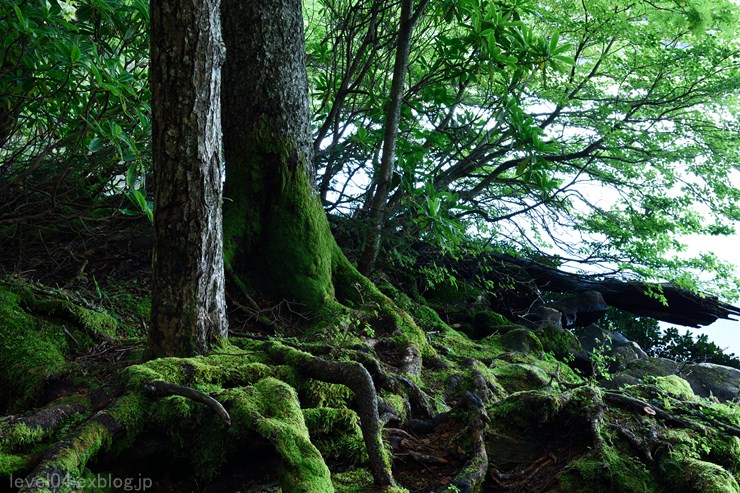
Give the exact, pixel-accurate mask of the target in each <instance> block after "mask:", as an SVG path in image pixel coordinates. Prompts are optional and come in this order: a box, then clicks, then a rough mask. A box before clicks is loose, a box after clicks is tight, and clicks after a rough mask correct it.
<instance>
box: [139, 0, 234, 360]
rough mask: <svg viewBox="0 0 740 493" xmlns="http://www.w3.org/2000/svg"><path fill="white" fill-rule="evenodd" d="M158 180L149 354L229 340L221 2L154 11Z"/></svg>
mask: <svg viewBox="0 0 740 493" xmlns="http://www.w3.org/2000/svg"><path fill="white" fill-rule="evenodd" d="M151 43H152V53H151V68H150V77H151V87H152V120H153V122H152V123H153V131H152V132H153V149H152V155H153V161H154V175H155V187H154V198H155V218H154V266H153V286H152V292H153V296H152V327H151V330H150V333H149V345H150V349H151V352H152V355H153V356H155V357H159V356H172V355H191V354H194V353H205V352H207V351H208V349H209V347H210V346H211V345H212V344H213V343H214V342H215V341H216V340H217V339H218V338H224V337H226V336H227V334H228V332H227V325H226V310H225V301H224V269H223V235H222V226H221V198H222V183H221V156H220V139H221V115H220V105H219V94H220V86H221V76H220V66H221V63H222V61H223V57H224V50H223V44H222V41H221V33H220V19H219V0H200V1H193V2H181V1H180V0H152V2H151Z"/></svg>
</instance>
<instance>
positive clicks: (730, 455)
mask: <svg viewBox="0 0 740 493" xmlns="http://www.w3.org/2000/svg"><path fill="white" fill-rule="evenodd" d="M345 267H346V266H345ZM350 267H351V266H350ZM340 275H342V276H347V279H355V280H356V279H357V278H356V277H355V276H356V271H354V269H350V268H349V267H346V270H345V271H344V273H343V274H340ZM360 288H361V290H360V291H357V290H355V291H352V292H348V293H345V294H344V295H343V296H344V297H343V305H342V307H341V311H340V312H338V313H344V314H350V315H351V316H352V317H355V319H354V320H355V322H351V323H349V324H347V325H345V326H343V327H341V329H340V328H337V330H336V331H335V332H333V333H331V332H329V333H327V334H326V335H325V336H324V337H323V338H322V334H321V332H320V331H319V330H318V329H316V330H315V331H314V333H313V335H312V336H311V337H309V338H308V339H307V340H304V341H301V340H298V339H292V340H288V339H285V340H284V342H282V343H281V342H279V341H278V340H274V341H263V340H254V339H249V338H245V339H238V340H234V344H224V345H222V346H221V347H218V348H216V349H215V350H214V352H213V353H212V354H210V355H208V356H198V357H193V358H162V359H157V360H153V361H149V362H137V361H126V362H125V364H123V366H120V367H119V368H118V370H116V372H108V373H105V372H103V373H101V372H100V371H99V370H96V369H95V368H94V367H92V366H90V365H89V364H85V365H82V364H80V362H79V361H75V359H76V358H77V356H76V355H79V354H80V352H81V351H86V350H89V348H90V347H93V346H94V341H93V340H92V339H91V337H90V333H91V331H93V332H92V333H93V334H94V333H95V332H98V331H102V332H103V333H105V334H106V336H110V335H111V334H113V335H114V336H115V337H117V338H119V340H120V338H121V337H125V336H126V335H127V334H128V333H129V331H128V329H121V328H120V326H119V329H118V332H116V331H113V330H112V329H113V328H114V327H115V323H111V320H114V322H115V320H126V318H125V317H120V316H118V314H115V315H114V316H111V315H106V314H105V313H104V312H102V311H96V310H90V309H89V308H86V307H84V306H82V305H81V304H77V303H75V301H74V300H69V299H67V300H65V299H61V300H60V301H59V302H58V303H57V304H56V305H54V301H53V300H54V296H55V295H54V293H53V292H49V293H47V294H45V295H40V294H39V293H38V292H36V291H34V290H33V289H31V287H28V286H26V287H24V286H23V284H22V283H18V282H16V283H15V284H12V283H11V284H8V283H6V284H0V320H2V322H0V323H2V324H3V334H4V335H5V338H4V341H3V343H0V358H3V365H2V368H3V371H4V374H3V378H2V382H0V383H1V384H2V385H3V386H4V387H3V389H4V392H6V394H8V393H9V394H10V395H12V396H13V400H12V405H13V406H14V407H13V409H14V410H16V411H18V412H23V411H25V412H29V411H31V409H32V408H33V407H37V406H44V405H49V404H59V403H70V402H72V403H76V404H78V405H79V406H80V408H79V409H81V410H80V411H79V412H78V413H77V414H75V415H73V416H70V417H68V418H65V419H64V420H62V422H61V423H60V424H59V425H58V426H55V427H53V428H48V429H46V428H43V427H35V428H34V427H29V426H28V425H26V424H24V423H19V422H14V421H12V420H9V419H7V418H3V419H0V436H2V438H3V440H2V444H1V445H0V476H2V477H4V478H7V477H8V476H9V475H10V474H13V475H14V476H18V475H21V476H22V475H24V474H27V473H28V472H29V471H30V468H31V467H32V466H34V465H35V464H36V463H37V462H38V460H39V457H40V456H41V455H40V454H42V453H43V451H45V450H47V449H48V448H49V447H51V446H52V445H53V444H55V443H66V444H67V449H66V452H65V453H64V454H61V455H59V456H58V457H56V458H55V459H54V460H55V461H57V462H55V463H54V464H55V465H54V467H56V468H58V469H59V470H63V471H67V472H69V473H70V474H72V475H76V476H79V477H84V476H86V475H90V474H98V473H108V472H110V470H111V469H115V468H116V467H125V465H126V464H128V465H129V467H133V468H137V467H139V468H144V467H146V466H145V465H142V464H144V463H143V462H142V460H145V461H150V462H152V463H156V464H159V465H160V466H161V467H163V468H165V469H167V468H173V467H178V468H179V469H177V470H178V471H180V474H187V475H189V476H192V478H193V481H196V480H197V481H198V482H200V483H202V484H206V483H208V482H213V481H218V480H219V478H222V477H223V476H224V475H225V474H233V471H235V470H238V469H239V468H241V469H242V470H243V468H244V467H247V465H245V464H243V463H242V462H240V457H241V456H243V453H244V450H245V449H244V447H246V446H247V444H251V445H249V446H250V447H252V448H253V449H254V450H256V451H257V452H256V453H257V454H259V455H260V457H254V459H250V461H252V462H254V463H255V464H256V463H261V462H260V461H263V462H262V463H264V461H265V460H267V462H269V463H272V464H279V465H280V468H281V469H280V470H281V472H280V474H279V475H278V476H269V475H268V476H267V478H268V479H267V483H266V484H270V485H272V486H269V487H268V486H266V487H265V488H267V489H264V490H263V491H267V490H270V489H272V490H274V491H279V490H280V489H281V490H282V491H285V492H288V491H316V492H324V491H340V492H341V491H346V492H354V491H373V488H374V486H373V475H372V474H371V473H370V470H369V469H368V465H369V457H368V454H367V449H366V446H365V441H364V440H363V431H362V429H361V427H360V419H359V417H358V414H357V409H356V404H357V396H356V395H355V394H354V392H353V391H352V390H350V389H349V388H348V387H347V386H345V385H342V384H338V383H327V382H324V381H321V380H320V379H315V378H309V377H307V376H306V375H304V374H302V372H301V371H300V367H301V365H303V364H305V361H304V360H305V359H306V358H309V359H310V358H314V357H315V356H313V355H312V354H311V353H312V352H314V353H316V354H317V355H320V356H321V357H323V358H327V359H330V360H337V361H345V362H351V361H352V355H353V354H355V352H359V353H362V354H365V356H364V357H365V358H370V359H373V358H376V359H377V360H378V362H379V366H378V369H375V370H373V371H381V370H382V371H383V372H385V377H383V378H381V376H380V375H374V377H375V379H376V385H377V386H378V396H379V399H380V400H381V401H382V402H383V403H384V405H385V406H387V407H388V409H391V410H392V411H393V412H392V413H391V414H392V416H395V417H392V418H391V419H392V421H391V423H389V424H388V425H387V430H386V433H385V434H384V436H385V439H386V449H387V451H388V452H390V453H391V454H392V455H393V456H394V462H395V467H396V469H397V471H398V472H399V475H400V476H399V477H400V478H403V479H404V480H410V478H411V477H415V478H416V479H414V480H413V482H414V486H419V484H423V485H425V486H424V487H427V488H430V489H431V490H436V491H441V490H442V489H444V487H445V485H446V484H448V483H449V482H450V481H451V480H452V477H453V476H454V475H455V474H457V473H461V472H464V471H466V470H468V471H469V470H475V469H476V466H475V464H476V462H475V461H472V462H470V463H466V462H465V460H464V458H465V457H469V454H471V453H472V451H473V450H474V440H473V439H472V436H473V435H474V434H475V428H474V423H475V422H476V419H477V418H475V416H479V415H480V413H483V415H485V416H486V421H485V425H484V428H483V436H485V437H487V438H486V440H487V443H488V450H489V453H488V459H487V461H488V464H487V465H488V468H489V470H490V471H492V472H490V474H488V475H487V476H486V477H487V478H488V479H486V480H485V481H486V486H485V487H484V491H488V490H489V489H490V488H494V490H495V488H504V489H514V490H516V489H517V488H525V487H527V488H530V489H529V490H527V491H563V492H565V491H568V492H570V491H574V492H578V491H584V492H585V491H597V492H599V491H604V492H606V491H625V492H639V493H647V492H656V493H658V492H668V491H670V492H673V491H676V492H692V493H693V492H697V493H698V492H700V491H702V492H703V491H710V492H717V493H726V492H730V491H737V488H738V484H737V481H738V479H739V478H740V476H739V474H740V438H738V437H736V436H732V435H728V434H727V433H723V432H722V430H721V429H720V428H718V427H716V426H715V425H716V423H724V424H725V425H727V426H733V427H738V426H740V410H739V409H738V407H737V406H736V405H734V404H718V403H715V402H710V401H707V400H705V399H701V398H698V397H696V396H695V395H694V394H693V392H691V389H690V387H689V386H688V385H687V384H686V382H685V381H684V380H682V379H680V378H678V377H675V376H668V377H661V376H658V377H655V378H652V379H650V378H649V379H646V380H645V382H643V383H642V384H640V385H637V386H634V387H633V388H631V389H627V390H625V391H624V392H626V393H625V395H630V396H632V397H633V398H635V399H643V400H645V401H646V402H649V403H651V404H650V405H653V406H656V407H659V408H661V409H665V410H667V411H669V412H673V413H676V415H677V416H679V415H680V416H682V417H685V418H686V419H689V420H691V421H692V422H693V423H695V424H697V426H698V425H701V426H702V427H703V429H704V430H705V431H704V432H699V431H698V429H694V428H685V427H681V426H678V425H676V423H665V422H663V421H662V420H661V419H660V418H659V417H656V416H654V415H650V414H646V413H645V412H636V411H635V410H634V409H628V408H623V407H620V406H615V405H610V404H607V401H606V399H605V392H607V391H604V390H602V389H600V388H598V387H596V386H595V383H594V382H593V381H592V380H588V379H586V378H583V377H582V376H579V375H578V374H577V372H575V371H574V370H573V369H571V368H570V366H568V361H567V358H563V357H562V355H561V354H556V353H559V351H556V350H554V349H553V348H560V346H562V344H561V343H562V340H561V339H562V338H563V334H561V333H552V334H551V333H549V332H547V331H539V332H531V331H529V330H526V329H523V328H512V324H510V323H509V322H508V321H507V320H505V319H503V318H499V317H497V316H486V320H487V321H488V322H491V323H494V322H495V323H496V324H499V325H498V326H497V327H500V330H499V329H497V328H494V329H493V331H492V332H491V333H490V334H489V335H487V336H486V337H483V338H481V339H479V340H474V339H471V338H470V337H469V336H468V335H466V334H464V333H461V332H460V331H457V330H455V329H453V328H452V327H450V326H449V325H447V324H446V323H445V322H444V321H442V319H441V318H440V317H439V315H438V314H437V313H436V312H435V311H433V310H432V309H431V308H429V307H428V306H426V305H424V304H423V303H418V302H415V301H413V300H411V299H410V298H408V297H407V296H405V295H404V294H403V293H401V292H400V291H398V290H396V288H393V287H392V286H390V285H387V286H383V290H382V291H383V292H381V291H379V290H374V289H371V285H370V284H368V285H367V286H360ZM358 293H361V294H358ZM57 294H58V293H57ZM388 296H390V297H391V298H392V299H393V300H394V303H393V304H392V305H389V304H387V303H388V299H389V298H388ZM384 304H385V305H384ZM137 305H138V303H136V302H134V301H133V300H131V303H130V306H131V308H132V311H135V309H134V308H135V307H136V306H137ZM373 306H375V307H376V308H375V310H376V311H375V313H374V314H371V316H370V317H365V316H364V315H362V314H361V311H360V308H365V309H366V310H367V309H368V307H373ZM383 306H385V308H383ZM83 310H87V311H83ZM327 313H328V312H327ZM80 314H82V315H80ZM132 316H133V317H135V316H137V315H132ZM492 321H493V322H492ZM311 323H314V324H316V323H317V322H316V321H315V320H314V321H312V322H311ZM321 323H326V321H325V320H324V321H323V322H321ZM489 328H490V327H489ZM517 332H521V334H522V337H517V341H519V340H524V341H529V342H528V343H527V344H526V345H520V346H517V347H516V348H515V349H518V350H513V349H512V347H513V346H512V344H513V343H512V342H511V341H510V340H509V339H511V338H512V337H513V336H511V335H509V336H507V334H512V333H514V334H516V333H517ZM551 336H552V338H553V339H554V340H550V339H549V337H551ZM86 337H87V338H86ZM337 341H341V344H337ZM537 342H539V344H538V343H537ZM286 344H287V345H286ZM374 344H375V345H374ZM517 344H518V343H517ZM381 346H382V351H381ZM408 348H414V350H413V351H411V352H410V353H409V354H417V355H418V358H419V359H420V362H421V363H420V365H421V366H420V371H419V372H418V374H409V373H403V371H402V370H401V368H402V367H403V366H402V365H400V363H399V362H398V360H397V359H394V358H391V359H390V360H387V361H382V358H384V357H388V356H394V355H395V356H398V354H406V353H404V351H405V350H408ZM548 349H550V351H548ZM557 356H560V358H558V357H557ZM404 371H405V370H404ZM84 373H88V374H92V375H98V377H95V378H93V380H92V381H91V380H90V379H89V378H87V379H86V377H83V374H84ZM100 375H106V376H107V378H109V380H108V381H107V382H106V381H104V379H103V378H102V377H101V376H100ZM399 377H403V378H405V379H407V382H408V384H404V385H401V384H400V383H399V381H398V380H397V378H399ZM60 381H63V382H66V383H65V384H64V385H65V389H66V390H65V392H66V393H67V395H63V396H60V395H57V396H55V397H54V400H52V401H46V400H45V399H48V398H49V397H48V396H47V393H48V392H49V385H50V382H60ZM151 382H167V383H169V384H175V385H180V386H183V387H188V388H191V389H194V390H195V391H198V392H201V393H203V394H207V395H210V396H212V397H214V398H215V399H217V400H218V401H219V402H221V403H222V404H223V405H224V406H225V408H226V410H227V411H228V413H229V414H230V416H231V420H232V424H231V425H230V426H227V425H225V424H224V423H223V422H222V420H221V419H220V418H219V417H218V416H217V415H216V413H214V411H213V409H211V408H209V407H208V406H206V405H204V404H203V403H201V402H196V401H194V400H192V399H190V398H187V397H184V396H182V395H157V394H154V393H152V392H151V391H148V390H147V388H148V385H149V384H151ZM408 385H412V386H415V387H416V389H417V390H415V391H413V392H412V390H413V389H412V387H408ZM70 393H71V394H72V395H69V394H70ZM99 395H107V396H108V397H106V399H107V403H105V402H102V401H101V398H100V397H99ZM96 396H97V397H96ZM471 396H472V397H471ZM419 399H422V400H423V399H426V401H427V405H428V406H429V409H431V412H432V414H433V415H441V416H447V418H445V419H444V420H440V421H439V422H438V423H437V424H436V425H435V426H434V427H433V428H430V429H428V430H427V431H418V430H417V431H416V432H414V434H413V435H412V434H408V436H406V435H404V433H408V432H405V431H403V430H404V428H406V427H407V426H408V425H409V423H410V422H411V420H413V419H415V418H417V417H418V416H419V413H420V409H421V408H420V407H419V406H420V402H421V401H419ZM10 404H11V401H8V402H7V403H6V407H7V406H8V405H10ZM100 408H103V409H105V413H104V416H105V419H103V421H88V420H89V419H91V417H92V416H94V414H93V413H94V411H95V409H100ZM97 416H100V415H99V414H98V415H97ZM98 419H101V418H98ZM394 420H395V421H394ZM111 423H115V429H116V430H117V431H115V434H114V433H112V431H111V430H112V428H109V426H108V425H109V424H111ZM421 429H422V428H420V429H419V430H421ZM133 450H137V451H138V454H139V455H140V456H142V454H143V457H144V458H145V459H142V458H141V457H139V458H138V459H137V458H135V457H134V456H133V455H132V451H133ZM165 450H168V451H169V452H167V453H164V452H163V451H165ZM645 451H649V452H650V454H648V455H646V454H645ZM96 456H97V457H96ZM165 458H166V460H165ZM432 458H436V459H435V460H439V461H446V462H439V463H434V462H432V463H425V461H429V460H432ZM270 461H271V462H270ZM117 464H118V465H117ZM236 464H240V465H239V467H237V466H236ZM466 464H467V466H466ZM464 466H465V467H464ZM254 467H257V466H254ZM414 468H418V471H424V472H423V473H418V474H416V473H413V472H411V473H410V472H409V471H415V470H417V469H414ZM183 471H187V472H183ZM229 471H231V472H229ZM117 472H119V471H117ZM129 472H130V471H129ZM119 473H120V472H119ZM254 474H262V473H261V472H259V470H258V469H254ZM410 474H411V475H410ZM414 474H416V475H415V476H414ZM134 475H135V474H134ZM234 478H236V476H234ZM157 480H158V481H166V479H164V478H163V477H159V478H157ZM233 481H236V479H233ZM417 481H420V482H421V483H419V484H416V482H417ZM525 485H526V486H525ZM402 486H403V484H401V485H399V486H398V487H397V488H396V489H395V491H403V489H402ZM392 490H393V488H392V489H391V490H386V491H392Z"/></svg>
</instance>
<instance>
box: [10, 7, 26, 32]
mask: <svg viewBox="0 0 740 493" xmlns="http://www.w3.org/2000/svg"><path fill="white" fill-rule="evenodd" d="M12 5H13V10H15V16H16V18H18V23H19V24H20V25H21V26H23V27H26V19H25V18H24V17H23V12H21V9H20V8H19V7H18V6H17V5H16V4H15V3H13V4H12Z"/></svg>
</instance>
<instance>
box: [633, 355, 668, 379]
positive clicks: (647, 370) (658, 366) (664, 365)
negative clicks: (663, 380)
mask: <svg viewBox="0 0 740 493" xmlns="http://www.w3.org/2000/svg"><path fill="white" fill-rule="evenodd" d="M678 369H679V366H678V363H677V362H675V361H673V360H671V359H666V358H651V357H648V358H640V359H638V360H635V361H633V362H632V363H630V364H629V365H627V368H626V369H625V370H624V371H623V372H622V373H624V374H626V375H630V376H632V377H635V378H638V379H642V378H643V377H646V376H654V377H665V376H667V375H678V374H679V371H678Z"/></svg>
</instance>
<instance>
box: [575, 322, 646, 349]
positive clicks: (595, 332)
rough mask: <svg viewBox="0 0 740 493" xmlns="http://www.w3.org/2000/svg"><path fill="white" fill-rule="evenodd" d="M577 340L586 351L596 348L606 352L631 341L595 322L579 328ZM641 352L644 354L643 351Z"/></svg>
mask: <svg viewBox="0 0 740 493" xmlns="http://www.w3.org/2000/svg"><path fill="white" fill-rule="evenodd" d="M578 340H579V341H581V345H582V346H583V350H584V351H586V352H588V353H592V352H593V351H594V349H596V348H598V349H601V350H603V351H605V352H607V353H608V352H609V351H611V350H612V349H615V348H618V347H622V346H627V345H628V344H630V343H632V341H630V340H629V339H627V338H626V337H625V336H624V334H622V333H620V332H615V331H612V330H607V329H604V328H602V327H599V326H598V325H596V324H591V325H589V326H588V327H586V328H585V329H583V330H581V331H580V333H579V336H578ZM640 351H642V349H640ZM642 354H645V353H644V351H643V352H642ZM645 356H647V355H645Z"/></svg>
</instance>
